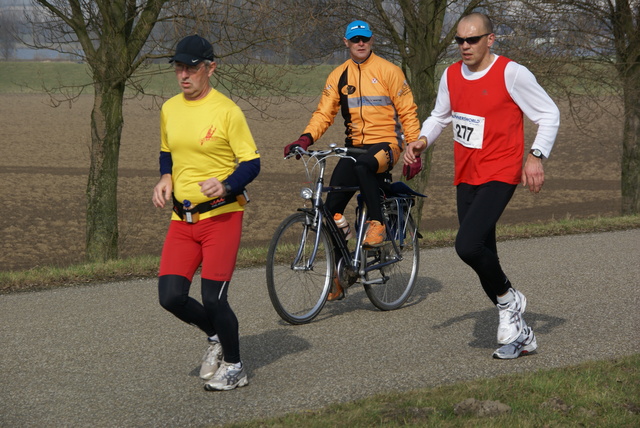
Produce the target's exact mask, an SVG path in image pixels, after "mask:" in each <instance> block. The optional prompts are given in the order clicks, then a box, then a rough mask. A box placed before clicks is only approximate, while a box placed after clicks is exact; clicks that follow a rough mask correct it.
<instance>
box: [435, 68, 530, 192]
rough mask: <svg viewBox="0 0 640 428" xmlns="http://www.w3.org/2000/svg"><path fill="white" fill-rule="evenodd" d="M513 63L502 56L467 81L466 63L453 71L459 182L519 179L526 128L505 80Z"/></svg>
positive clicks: (450, 78) (456, 181) (451, 82)
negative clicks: (479, 75)
mask: <svg viewBox="0 0 640 428" xmlns="http://www.w3.org/2000/svg"><path fill="white" fill-rule="evenodd" d="M510 61H511V60H510V59H508V58H505V57H503V56H500V57H498V59H497V60H496V62H495V63H494V64H493V66H492V67H491V70H489V72H488V73H487V74H486V75H484V76H483V77H482V78H480V79H478V80H466V79H465V78H464V77H463V76H462V70H461V68H462V61H460V62H457V63H455V64H453V65H451V66H450V67H449V69H448V72H447V83H448V86H449V97H450V100H451V110H452V115H453V133H454V140H455V141H456V142H454V158H455V178H454V184H455V185H458V184H460V183H467V184H471V185H478V184H483V183H486V182H489V181H502V182H505V183H509V184H519V183H520V180H521V174H522V159H523V154H524V127H523V119H522V110H520V107H518V105H517V104H516V103H515V102H514V101H513V99H512V98H511V96H510V95H509V93H508V92H507V88H506V85H505V81H504V70H505V67H506V66H507V64H508V63H509V62H510ZM474 132H475V134H474ZM461 141H462V142H463V143H465V144H466V146H465V145H463V144H462V143H461ZM467 146H470V147H467ZM471 147H475V148H471Z"/></svg>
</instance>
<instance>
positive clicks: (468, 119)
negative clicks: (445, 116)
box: [451, 111, 484, 149]
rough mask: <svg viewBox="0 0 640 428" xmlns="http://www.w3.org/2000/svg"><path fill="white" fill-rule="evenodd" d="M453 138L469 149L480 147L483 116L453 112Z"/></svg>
mask: <svg viewBox="0 0 640 428" xmlns="http://www.w3.org/2000/svg"><path fill="white" fill-rule="evenodd" d="M451 118H452V120H453V139H454V141H456V142H458V143H460V144H462V145H463V146H465V147H468V148H470V149H481V148H482V141H483V137H484V117H480V116H474V115H472V114H466V113H458V112H455V111H454V112H453V114H452V115H451Z"/></svg>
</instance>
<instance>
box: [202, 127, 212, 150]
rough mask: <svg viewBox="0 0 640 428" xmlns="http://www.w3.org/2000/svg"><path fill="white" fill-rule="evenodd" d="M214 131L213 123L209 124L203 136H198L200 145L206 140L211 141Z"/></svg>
mask: <svg viewBox="0 0 640 428" xmlns="http://www.w3.org/2000/svg"><path fill="white" fill-rule="evenodd" d="M215 132H216V128H214V127H213V125H211V126H209V129H207V130H206V132H205V134H204V137H202V138H200V145H201V146H203V145H204V143H206V142H207V141H211V139H212V138H213V134H215Z"/></svg>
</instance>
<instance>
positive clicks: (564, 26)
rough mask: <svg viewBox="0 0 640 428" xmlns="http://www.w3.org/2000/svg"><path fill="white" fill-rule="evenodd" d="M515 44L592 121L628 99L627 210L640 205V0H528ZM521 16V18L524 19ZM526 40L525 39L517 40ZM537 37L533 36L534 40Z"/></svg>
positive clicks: (623, 118) (576, 112)
mask: <svg viewBox="0 0 640 428" xmlns="http://www.w3.org/2000/svg"><path fill="white" fill-rule="evenodd" d="M522 4H523V7H524V13H522V14H521V15H520V17H521V19H520V21H519V22H518V25H517V30H515V31H514V32H513V35H514V36H515V37H513V40H514V41H513V43H514V44H515V45H516V47H517V49H519V50H520V52H521V53H522V52H524V53H525V55H526V57H528V58H530V60H531V62H532V64H533V66H534V67H536V68H539V69H540V68H543V69H544V70H543V72H542V73H541V75H542V76H544V77H545V78H546V79H548V80H549V82H550V84H551V87H552V88H553V89H555V91H556V92H559V93H561V94H562V96H563V97H564V98H565V99H567V100H568V101H569V105H570V108H571V113H572V117H573V118H574V120H575V121H576V122H577V123H578V124H580V125H588V124H589V122H590V121H591V120H592V119H593V114H594V111H603V110H604V111H607V110H612V109H613V107H614V106H618V105H622V114H619V113H618V112H617V111H614V113H613V114H612V116H613V117H615V118H616V119H618V120H620V125H621V128H622V141H621V144H620V145H621V149H622V150H621V153H622V155H621V186H620V188H621V194H622V206H621V212H622V214H638V213H639V212H640V140H639V136H640V0H525V1H524V2H523V3H522ZM525 17H526V20H525V19H522V18H525ZM518 39H524V40H527V41H528V43H527V44H526V46H525V45H523V44H521V43H517V42H516V40H518ZM532 41H533V43H532Z"/></svg>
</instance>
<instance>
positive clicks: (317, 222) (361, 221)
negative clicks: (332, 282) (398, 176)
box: [292, 145, 414, 277]
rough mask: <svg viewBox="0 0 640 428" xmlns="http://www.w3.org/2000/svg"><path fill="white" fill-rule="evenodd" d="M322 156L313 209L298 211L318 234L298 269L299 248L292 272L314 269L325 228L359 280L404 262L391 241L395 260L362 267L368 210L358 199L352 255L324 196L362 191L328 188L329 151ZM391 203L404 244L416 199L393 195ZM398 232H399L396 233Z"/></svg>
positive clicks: (344, 187)
mask: <svg viewBox="0 0 640 428" xmlns="http://www.w3.org/2000/svg"><path fill="white" fill-rule="evenodd" d="M332 146H333V147H331V150H332V151H333V150H335V149H336V147H335V145H332ZM323 153H324V156H323V157H322V158H319V159H317V165H318V168H319V171H318V178H317V179H316V182H315V183H314V191H313V197H312V199H311V200H312V203H313V207H312V208H299V209H298V211H302V212H306V213H307V214H309V218H311V224H308V225H307V227H315V228H317V230H318V231H317V233H316V235H315V242H314V245H313V252H312V254H311V255H310V256H309V258H308V260H307V263H306V265H305V266H298V265H297V264H298V262H299V261H300V260H301V258H302V248H303V246H300V248H299V249H298V253H297V255H296V257H295V258H294V261H293V263H292V269H294V270H311V269H312V266H313V264H314V262H315V259H316V255H317V251H318V248H319V240H320V236H321V233H320V232H321V230H322V228H323V227H324V226H326V227H328V228H329V235H330V236H331V239H332V242H333V244H334V245H335V247H336V248H337V249H338V250H339V252H340V254H341V255H342V259H343V260H344V261H345V263H347V264H348V266H349V268H350V270H352V272H354V273H357V275H358V276H360V277H364V275H365V274H366V273H368V272H370V271H373V270H376V269H380V268H382V267H385V266H388V265H391V264H393V263H396V262H398V261H401V260H402V259H403V258H402V256H401V254H400V250H399V248H398V247H397V245H396V243H395V241H393V240H392V245H393V249H394V253H395V257H394V258H393V259H391V260H388V261H383V262H381V263H376V264H371V265H369V266H360V265H361V260H362V255H363V251H365V250H363V248H362V245H361V244H362V241H363V240H364V234H365V224H366V219H367V210H366V207H365V206H364V204H363V203H362V201H360V199H358V208H357V213H358V215H357V220H356V228H357V234H356V245H355V252H354V254H353V255H352V254H351V251H350V250H349V248H348V245H347V241H346V240H345V239H344V235H343V233H342V231H341V230H340V229H339V228H338V226H337V225H336V224H335V222H334V221H333V218H332V217H331V213H329V211H328V209H327V207H326V205H325V204H324V200H323V198H322V195H323V193H329V192H357V191H359V190H360V188H359V187H357V186H355V187H352V186H334V187H325V186H324V174H325V171H326V159H327V158H328V157H329V155H328V154H327V153H326V152H323ZM336 156H338V155H336ZM345 156H346V155H345ZM388 200H390V201H395V202H396V207H397V211H398V218H399V221H400V226H401V227H402V229H403V230H402V232H401V233H400V243H401V244H402V242H403V240H404V236H405V232H406V230H405V228H406V221H405V219H406V216H408V215H409V213H410V210H411V208H412V207H413V205H414V198H413V197H397V196H393V197H390V198H389V199H388ZM404 202H407V205H409V207H408V212H407V213H406V214H404V213H403V207H402V206H403V203H404ZM384 223H385V226H386V227H387V228H388V227H389V224H388V222H387V219H386V218H385V219H384ZM396 233H398V232H397V231H396ZM303 239H304V237H303ZM303 243H304V242H303Z"/></svg>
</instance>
